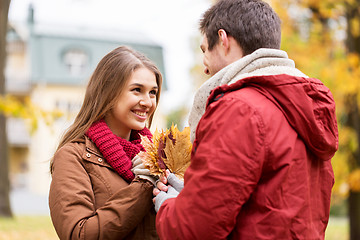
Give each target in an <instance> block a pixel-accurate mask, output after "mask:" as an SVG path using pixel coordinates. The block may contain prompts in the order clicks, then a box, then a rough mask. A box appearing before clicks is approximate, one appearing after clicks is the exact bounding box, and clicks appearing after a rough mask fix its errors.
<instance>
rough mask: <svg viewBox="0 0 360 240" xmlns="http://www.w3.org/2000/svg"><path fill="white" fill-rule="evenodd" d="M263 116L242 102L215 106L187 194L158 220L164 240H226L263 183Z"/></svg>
mask: <svg viewBox="0 0 360 240" xmlns="http://www.w3.org/2000/svg"><path fill="white" fill-rule="evenodd" d="M264 138H265V133H264V126H263V124H262V120H261V117H260V115H259V114H258V113H257V112H256V111H255V110H254V109H253V108H252V107H251V106H249V105H248V104H245V103H243V102H241V101H239V99H232V98H229V97H227V99H226V100H223V99H220V100H218V101H217V102H214V103H212V104H211V105H210V106H209V107H208V109H207V110H206V112H205V114H204V116H203V118H202V120H201V121H200V123H199V125H198V128H197V132H196V140H195V143H194V146H193V152H192V158H191V164H190V166H189V168H188V169H187V171H186V173H185V182H184V183H185V185H184V189H183V190H182V191H181V192H180V194H179V195H178V197H177V198H173V199H168V200H166V201H165V202H164V203H163V205H162V206H161V208H160V210H159V212H158V214H157V216H156V227H157V231H158V234H159V236H160V238H161V239H226V238H227V236H228V235H229V234H230V233H231V231H232V229H233V228H234V226H235V224H236V217H237V215H238V213H239V211H240V209H241V208H242V206H243V204H244V203H245V202H246V201H247V200H248V198H249V197H250V195H251V193H252V192H253V190H254V188H255V187H256V184H257V182H258V180H259V178H260V173H261V170H262V165H263V161H264V160H263V159H264V154H265V149H266V146H264V145H265V142H264Z"/></svg>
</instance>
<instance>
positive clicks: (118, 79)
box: [50, 46, 162, 173]
mask: <svg viewBox="0 0 360 240" xmlns="http://www.w3.org/2000/svg"><path fill="white" fill-rule="evenodd" d="M141 67H146V68H147V69H149V70H150V71H152V72H153V73H154V74H155V77H156V83H157V85H158V92H157V94H156V105H158V103H159V99H160V91H161V84H162V75H161V73H160V71H159V69H158V68H157V67H156V65H155V64H154V63H153V62H152V61H150V60H149V59H148V58H147V57H145V56H144V55H143V54H141V53H139V52H137V51H135V50H133V49H131V48H129V47H127V46H121V47H118V48H116V49H114V50H112V51H111V52H109V53H108V54H107V55H105V56H104V57H103V58H102V59H101V60H100V62H99V63H98V65H97V67H96V69H95V71H94V73H93V74H92V76H91V78H90V80H89V83H88V85H87V88H86V92H85V97H84V102H83V104H82V106H81V109H80V111H79V113H78V114H77V116H76V118H75V120H74V122H73V124H72V125H71V126H70V127H69V128H68V129H67V130H66V132H65V133H64V135H63V137H62V138H61V140H60V143H59V145H58V147H57V150H59V149H60V148H61V147H62V146H64V145H65V144H66V143H69V142H71V141H72V140H74V139H77V138H80V137H82V136H83V135H84V134H85V132H86V131H87V130H88V129H89V127H90V126H91V125H92V124H93V123H94V122H96V121H98V120H100V119H102V118H104V117H105V115H106V114H107V113H108V111H110V110H111V109H112V108H113V106H114V105H115V103H116V100H117V98H118V96H119V95H120V93H121V92H122V90H123V88H124V86H125V84H126V82H127V81H128V80H129V78H130V76H131V74H132V73H133V72H134V71H135V70H136V69H138V68H141ZM153 116H154V113H153V114H151V115H150V117H149V121H148V124H147V125H148V127H150V126H151V122H152V119H153ZM52 165H53V159H52V160H51V163H50V172H51V173H52Z"/></svg>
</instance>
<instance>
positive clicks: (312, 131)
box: [207, 74, 338, 161]
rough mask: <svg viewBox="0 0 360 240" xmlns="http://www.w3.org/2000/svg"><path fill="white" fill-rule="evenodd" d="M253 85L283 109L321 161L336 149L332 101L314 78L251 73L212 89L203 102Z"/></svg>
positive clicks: (209, 101)
mask: <svg viewBox="0 0 360 240" xmlns="http://www.w3.org/2000/svg"><path fill="white" fill-rule="evenodd" d="M248 86H251V87H256V88H258V89H259V90H260V92H261V93H262V94H264V95H265V96H266V97H267V98H268V99H270V100H271V101H272V102H273V103H274V104H275V105H276V106H278V107H279V109H280V110H281V111H282V112H283V114H284V115H285V117H286V119H287V120H288V122H289V124H290V125H291V126H292V127H293V128H294V129H295V131H296V132H297V133H298V134H299V135H300V136H301V138H302V139H303V141H304V142H305V144H306V146H307V147H308V148H309V149H310V151H311V152H312V153H313V154H315V155H316V156H317V157H318V158H320V159H322V160H324V161H325V160H329V159H331V158H332V157H333V156H334V154H335V152H336V150H337V149H338V129H337V122H336V114H335V102H334V99H333V96H332V94H331V92H330V90H329V89H328V88H327V87H326V86H325V85H324V84H323V83H322V82H321V81H320V80H318V79H314V78H307V77H299V76H290V75H286V74H280V75H268V76H252V77H247V78H243V79H240V80H238V81H236V82H235V83H233V84H230V85H222V86H219V87H217V88H215V89H214V90H213V91H212V93H211V94H210V96H209V98H208V102H207V105H209V104H210V103H211V102H213V101H214V100H215V98H216V97H217V96H218V95H220V94H223V93H226V92H231V91H235V90H238V89H241V88H244V87H248Z"/></svg>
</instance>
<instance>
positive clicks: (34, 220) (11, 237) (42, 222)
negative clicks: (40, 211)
mask: <svg viewBox="0 0 360 240" xmlns="http://www.w3.org/2000/svg"><path fill="white" fill-rule="evenodd" d="M0 239H1V240H25V239H26V240H44V239H46V240H59V238H58V237H57V235H56V232H55V229H54V227H53V225H52V222H51V219H50V217H49V216H15V217H14V218H0Z"/></svg>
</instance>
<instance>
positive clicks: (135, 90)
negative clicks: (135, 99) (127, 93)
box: [132, 88, 141, 92]
mask: <svg viewBox="0 0 360 240" xmlns="http://www.w3.org/2000/svg"><path fill="white" fill-rule="evenodd" d="M132 91H134V92H141V89H140V88H134V89H133V90H132Z"/></svg>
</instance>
